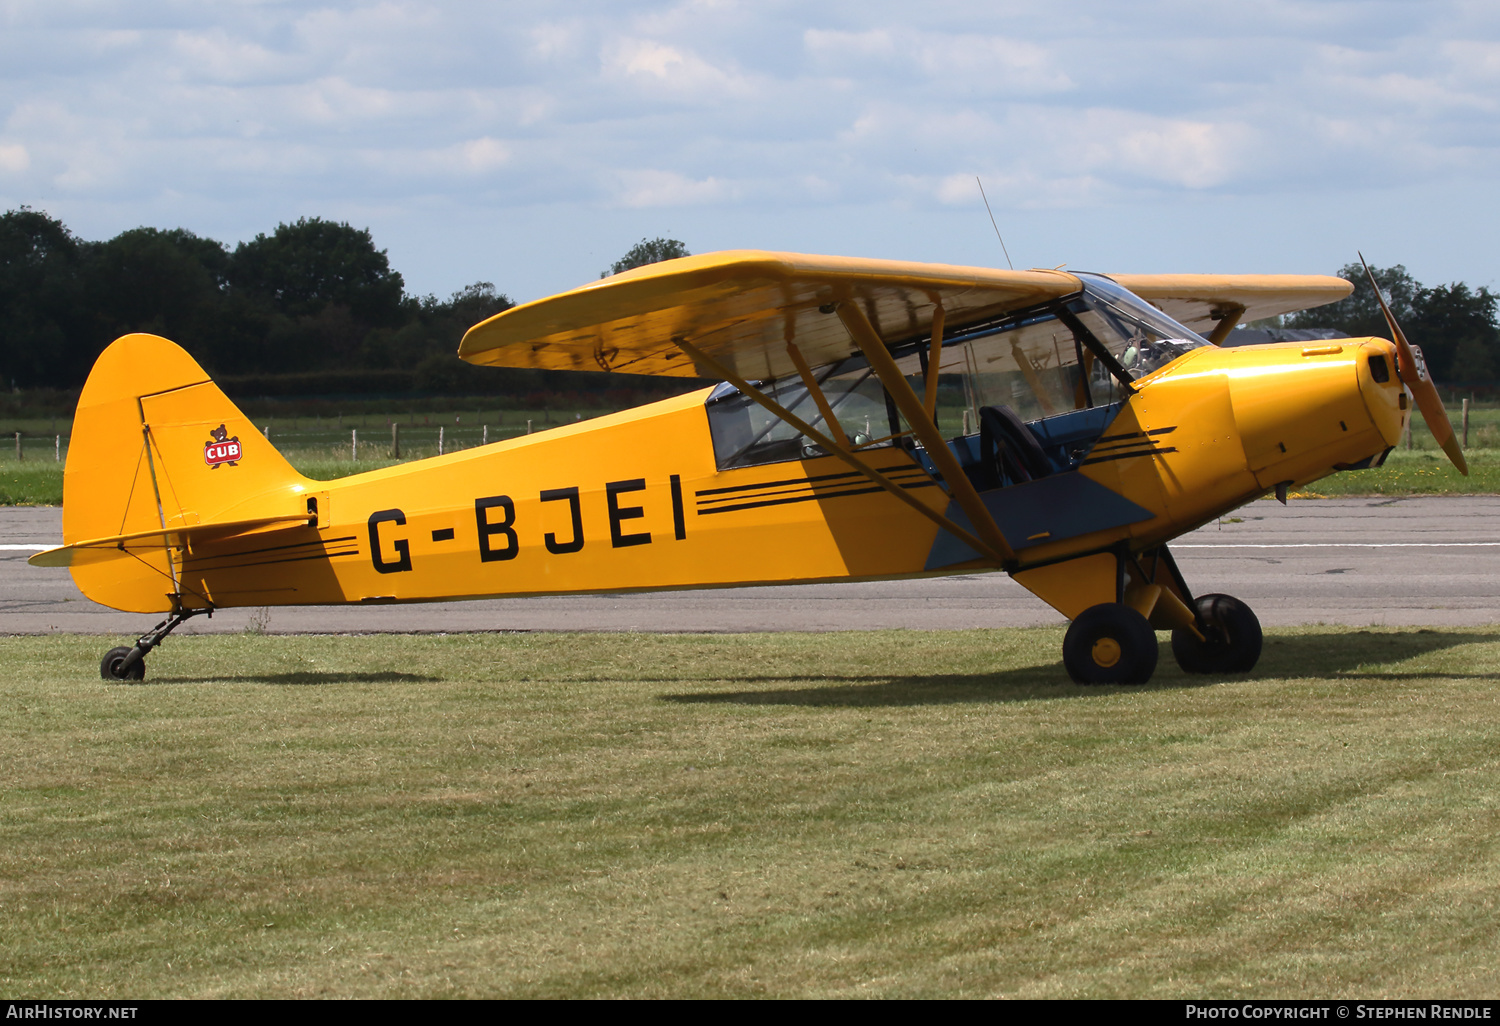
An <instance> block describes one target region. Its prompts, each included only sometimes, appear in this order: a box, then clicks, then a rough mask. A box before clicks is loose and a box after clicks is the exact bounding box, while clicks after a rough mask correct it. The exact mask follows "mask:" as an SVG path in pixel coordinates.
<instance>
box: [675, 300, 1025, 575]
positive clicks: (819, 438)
mask: <svg viewBox="0 0 1500 1026" xmlns="http://www.w3.org/2000/svg"><path fill="white" fill-rule="evenodd" d="M841 309H842V307H841ZM673 341H674V342H676V343H677V345H678V347H679V348H681V349H682V351H683V352H685V353H687V354H688V356H690V357H692V358H693V360H694V361H695V362H697V363H698V365H699V366H701V367H703V368H706V369H707V370H709V371H711V372H712V373H714V374H716V375H718V376H719V377H721V378H723V379H724V380H725V381H727V382H729V383H730V384H731V385H733V386H734V387H735V388H738V389H739V390H740V392H742V393H743V394H744V395H747V396H749V397H750V398H751V399H752V400H754V401H755V402H757V403H759V404H760V405H761V406H764V407H765V408H766V409H767V410H768V411H770V413H771V415H772V416H774V417H776V418H777V419H779V420H782V421H785V422H786V423H788V424H790V425H791V426H792V427H794V428H796V429H797V430H798V431H800V432H801V433H802V434H804V435H806V436H807V437H808V438H811V439H812V440H813V441H814V442H816V443H817V444H819V445H821V446H822V447H823V448H824V449H827V450H828V451H829V452H830V453H832V454H833V455H835V456H837V457H838V458H839V459H841V460H843V461H844V462H845V463H847V464H849V466H851V467H853V468H854V469H855V470H857V471H859V472H860V473H861V474H863V475H865V477H868V478H869V479H870V480H871V481H874V482H875V483H876V484H878V485H879V486H880V487H882V488H884V489H885V490H886V491H888V492H890V493H891V494H892V495H894V496H895V497H896V498H898V499H900V500H901V501H902V502H904V503H906V504H907V505H908V506H910V507H911V508H912V509H914V510H916V511H917V512H918V513H920V514H922V515H923V516H924V517H926V518H927V519H929V520H931V521H933V522H934V523H935V524H937V525H938V526H939V527H941V528H942V529H943V530H945V531H947V532H948V533H950V534H952V535H953V536H954V537H955V538H957V539H958V540H959V541H961V542H963V543H964V544H965V545H967V546H969V547H970V548H971V549H973V550H974V551H976V552H979V553H982V554H984V555H986V556H988V557H989V558H991V559H993V560H994V561H995V562H997V563H1000V562H1004V561H1005V560H1006V559H1008V558H1014V556H1015V554H1014V553H1012V552H1011V550H1010V548H1009V546H1005V544H1004V539H1001V546H1002V547H996V546H994V545H990V544H987V543H986V542H983V541H981V540H980V539H979V538H976V537H975V536H974V534H973V533H972V532H970V531H966V530H964V529H963V528H962V527H960V526H959V525H958V524H955V523H954V522H953V521H952V520H949V519H948V518H947V517H945V516H943V514H942V513H940V512H938V511H937V510H935V509H932V508H930V507H929V506H927V505H926V504H925V503H923V502H921V501H920V500H919V499H917V497H916V496H914V495H912V494H911V493H910V492H908V491H907V490H906V489H905V488H902V487H901V486H900V485H898V484H896V482H894V481H892V480H891V479H890V478H888V477H886V476H885V475H884V474H882V473H881V472H880V471H878V470H876V469H875V468H874V467H872V466H870V465H869V464H868V463H866V462H865V461H864V460H862V459H860V457H859V456H858V455H856V454H855V453H854V452H852V451H851V450H849V449H846V448H844V447H843V446H840V445H838V444H837V443H836V442H834V441H833V439H831V438H828V437H826V436H825V435H824V434H823V433H822V432H820V431H818V430H816V429H815V428H813V426H812V425H811V424H808V423H807V422H806V421H804V420H802V419H801V418H800V417H798V416H797V415H796V414H794V413H792V411H791V410H788V409H787V408H786V407H784V406H782V405H781V404H780V403H778V402H776V400H774V399H772V398H771V397H770V396H768V395H766V394H765V393H764V392H762V391H761V390H760V389H758V388H756V387H755V386H754V385H752V384H750V382H748V381H746V380H745V379H744V378H742V377H740V376H739V375H738V374H736V373H735V372H734V371H732V370H730V369H729V368H728V367H726V366H725V365H724V364H722V363H720V362H719V361H718V360H715V359H714V358H713V357H712V356H709V355H708V354H707V353H705V352H704V351H703V350H701V349H699V348H698V347H697V346H695V345H693V344H692V343H691V342H689V341H687V340H686V339H682V338H677V339H673ZM797 356H798V358H800V357H801V353H800V352H799V353H798V354H797ZM804 362H805V361H804ZM810 376H811V374H810V373H809V377H810ZM902 383H903V384H905V382H904V381H903V382H902ZM907 391H908V392H909V391H910V389H909V388H908V389H907ZM820 392H821V390H815V391H814V394H815V395H816V394H819V393H820ZM825 401H826V400H825ZM825 416H826V414H825ZM835 423H836V422H835ZM943 452H944V453H947V452H948V447H947V446H946V445H944V446H943ZM948 458H949V460H950V461H951V462H952V463H953V465H954V466H955V467H957V466H958V461H957V460H954V459H953V457H952V455H951V454H949V456H948ZM958 474H959V477H961V478H963V482H964V484H966V485H967V484H968V483H969V479H968V478H967V477H964V476H963V471H962V470H960V471H959V472H958ZM950 487H951V486H950ZM969 490H970V491H971V492H972V491H973V487H972V486H970V489H969ZM976 498H977V496H976ZM980 509H981V510H983V509H984V507H983V506H982V505H981V506H980ZM965 512H967V510H965ZM971 518H972V514H971ZM985 519H986V520H988V519H989V514H988V513H987V512H986V513H985ZM990 523H991V527H993V522H992V521H991V522H990ZM995 534H996V535H998V534H999V530H998V529H996V530H995ZM1002 553H1008V554H1009V555H1002Z"/></svg>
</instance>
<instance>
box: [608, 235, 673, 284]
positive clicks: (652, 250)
mask: <svg viewBox="0 0 1500 1026" xmlns="http://www.w3.org/2000/svg"><path fill="white" fill-rule="evenodd" d="M692 255H693V254H691V253H689V252H688V248H687V247H686V246H684V245H683V244H682V243H681V242H678V241H677V240H676V239H663V238H660V237H657V238H655V239H642V240H641V241H640V242H637V243H636V244H635V245H634V246H631V247H630V252H628V253H626V254H625V255H624V256H622V257H621V258H620V259H618V260H616V261H615V262H614V263H613V264H611V265H610V268H609V270H607V271H601V272H600V273H599V277H601V278H608V277H609V276H610V275H612V274H619V273H620V272H621V271H628V270H630V269H631V268H634V267H644V266H645V265H647V264H655V263H659V262H660V261H662V260H676V259H677V258H678V257H685V256H692Z"/></svg>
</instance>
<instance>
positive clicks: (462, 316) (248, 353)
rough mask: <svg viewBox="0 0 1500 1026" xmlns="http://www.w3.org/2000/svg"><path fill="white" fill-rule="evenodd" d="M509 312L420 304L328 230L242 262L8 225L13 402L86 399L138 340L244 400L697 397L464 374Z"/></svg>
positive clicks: (484, 292)
mask: <svg viewBox="0 0 1500 1026" xmlns="http://www.w3.org/2000/svg"><path fill="white" fill-rule="evenodd" d="M662 253H670V254H671V255H686V254H687V250H686V248H685V247H683V245H682V243H680V242H677V241H675V240H670V239H655V240H649V241H648V240H642V242H641V243H640V244H638V245H637V246H636V247H635V248H634V249H632V250H631V251H630V253H627V254H626V256H625V257H624V258H622V260H621V261H617V262H616V265H615V267H616V268H617V269H618V270H625V269H628V267H633V266H638V264H640V263H648V262H651V261H652V260H654V259H661V258H662V256H661V254H662ZM512 305H514V304H512V302H511V301H510V299H509V298H508V297H507V296H506V295H505V294H504V293H501V292H499V291H497V290H496V288H495V286H494V284H493V283H491V282H484V281H481V282H475V283H474V284H472V285H469V286H467V287H465V288H463V289H460V290H459V291H457V292H455V293H453V294H452V295H451V296H449V297H448V298H447V299H441V300H440V299H438V298H437V297H435V296H431V295H428V296H414V295H411V294H409V293H408V292H407V290H406V284H405V282H404V281H403V279H402V277H401V274H400V272H398V271H396V270H395V269H393V268H392V267H391V266H390V261H389V259H388V258H387V256H386V252H385V250H382V249H378V248H376V246H375V242H374V240H373V239H372V238H371V236H370V233H369V231H368V230H365V229H359V228H354V227H351V226H350V225H348V224H345V223H341V222H334V221H328V220H324V219H322V218H316V217H313V218H301V219H299V220H297V221H295V222H292V223H289V224H281V225H278V226H277V228H276V230H275V231H273V232H271V233H269V234H266V233H262V234H259V235H257V236H255V238H253V239H251V240H249V241H247V242H241V243H239V244H238V245H236V246H235V247H233V248H232V249H231V248H230V247H229V246H226V245H225V244H224V243H222V242H219V241H217V240H214V239H209V238H204V237H202V236H199V235H196V234H194V233H193V232H190V231H188V230H186V229H183V228H173V229H165V230H164V229H157V228H134V229H131V230H129V231H125V232H121V233H120V234H119V235H116V236H115V237H114V238H112V239H108V240H105V241H102V242H94V241H87V240H84V239H80V238H78V237H77V236H76V235H75V234H73V232H72V231H70V230H69V229H68V227H67V226H66V225H65V224H63V223H62V222H61V221H59V220H57V219H56V218H53V217H50V216H49V215H47V214H46V213H44V212H42V211H38V210H31V209H29V208H26V207H22V208H21V209H19V210H11V211H8V212H6V213H5V214H3V215H0V381H3V384H4V386H5V387H6V388H7V389H22V390H26V389H44V388H45V389H63V390H72V389H77V388H79V387H81V386H82V384H83V381H84V379H85V378H86V377H87V376H88V372H89V368H90V367H92V366H93V362H94V359H95V358H96V357H97V356H98V355H99V353H100V352H101V351H102V350H103V349H104V347H105V346H107V345H108V344H109V343H110V342H111V341H113V340H114V339H116V338H118V337H119V336H120V335H124V334H127V333H129V332H134V331H141V332H150V333H152V334H156V335H162V336H165V337H166V338H170V339H172V340H173V341H174V342H177V343H178V344H179V345H181V346H182V347H183V348H185V349H186V350H187V351H188V352H190V353H191V354H192V355H193V357H194V358H195V359H196V360H198V362H199V363H201V364H202V365H203V367H204V369H206V370H207V371H208V372H209V373H210V374H212V375H213V376H214V377H215V378H216V379H220V380H221V381H222V382H223V383H225V384H226V387H229V386H230V385H237V386H239V387H237V388H234V389H232V390H233V391H236V392H239V393H240V394H265V395H278V394H279V395H307V394H325V393H341V392H342V393H371V392H376V393H408V392H413V391H415V392H425V393H439V394H449V395H475V396H479V395H525V394H527V393H535V392H549V391H562V392H566V393H569V394H578V393H588V392H601V391H606V390H608V391H619V390H621V389H622V388H623V389H624V390H626V391H638V392H645V393H651V392H653V391H655V392H663V393H664V394H670V393H672V392H676V391H681V389H682V387H683V385H684V384H688V385H691V384H692V383H691V382H686V383H684V382H659V381H656V380H655V379H639V378H630V377H627V376H622V375H605V374H602V373H600V374H567V375H566V376H564V375H563V374H562V373H561V372H542V371H525V370H511V369H505V368H493V367H472V366H470V365H469V364H466V363H464V362H462V361H460V360H459V359H458V357H457V356H456V355H455V353H456V350H457V349H458V342H459V339H460V338H462V337H463V333H464V332H465V331H466V330H467V329H468V328H470V327H471V326H473V325H474V324H477V323H478V322H480V321H482V320H484V319H485V318H486V317H490V316H492V315H494V314H497V313H499V312H500V311H502V310H506V309H509V308H510V307H511V306H512ZM143 373H149V369H145V368H143ZM648 397H649V396H648Z"/></svg>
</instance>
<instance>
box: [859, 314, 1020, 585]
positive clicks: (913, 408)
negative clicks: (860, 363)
mask: <svg viewBox="0 0 1500 1026" xmlns="http://www.w3.org/2000/svg"><path fill="white" fill-rule="evenodd" d="M838 315H839V320H841V321H843V322H844V327H845V328H847V329H848V331H849V337H850V338H852V339H853V340H854V344H855V345H857V346H859V348H860V351H861V352H862V353H864V354H865V359H867V360H869V361H870V369H871V370H873V371H874V372H875V376H876V377H878V378H879V379H880V383H881V384H882V385H884V386H885V390H886V392H887V393H888V394H889V395H890V397H891V398H892V399H894V400H895V402H896V408H897V409H899V410H900V411H901V415H902V416H904V417H905V418H906V423H907V424H908V425H910V426H911V429H912V432H913V433H914V434H915V435H916V436H917V440H918V441H920V442H921V443H922V445H923V447H924V448H926V450H927V458H928V459H930V460H932V462H933V463H934V464H935V465H936V466H937V468H938V471H939V472H940V473H941V474H942V475H943V481H944V482H945V483H946V484H947V486H948V494H949V495H951V496H952V497H953V501H954V502H956V503H958V506H959V509H962V510H963V511H964V513H965V514H967V515H968V518H969V523H971V524H973V525H974V528H975V530H976V531H978V532H979V537H981V538H983V539H984V542H985V544H984V547H983V548H981V549H980V551H981V552H985V553H988V554H993V553H999V555H1000V558H1001V560H1002V561H1003V562H1014V561H1015V558H1016V552H1015V550H1014V549H1012V548H1011V547H1010V545H1009V544H1008V543H1007V542H1006V540H1005V535H1003V534H1001V533H1000V527H999V525H997V524H996V523H995V518H994V517H992V516H990V511H989V510H987V509H985V506H984V502H983V501H982V500H981V499H980V498H979V493H978V492H976V491H975V490H974V484H973V482H971V481H970V480H969V476H968V475H967V474H965V473H964V471H963V468H962V467H960V466H959V465H958V460H957V459H956V458H955V457H954V455H953V450H951V449H949V448H948V443H947V442H945V441H943V436H942V434H941V433H940V432H939V431H938V429H937V425H936V424H934V423H933V422H932V418H931V417H929V416H927V410H926V408H925V407H924V406H923V404H922V400H921V399H918V398H917V393H915V392H913V391H912V388H911V384H910V383H909V382H908V381H907V380H906V377H905V375H903V374H902V373H901V368H900V367H898V366H896V361H895V359H894V358H893V357H892V356H891V352H890V350H889V349H887V348H886V347H885V343H884V342H883V341H881V338H880V336H879V335H878V334H876V332H875V329H874V327H872V326H871V324H870V320H869V318H868V317H866V316H865V312H864V311H863V310H861V309H860V308H859V307H858V305H856V304H854V303H851V302H847V301H846V302H842V303H840V304H839V305H838ZM928 365H929V366H931V358H930V357H929V360H928ZM950 530H951V528H950Z"/></svg>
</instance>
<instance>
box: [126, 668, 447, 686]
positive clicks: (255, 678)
mask: <svg viewBox="0 0 1500 1026" xmlns="http://www.w3.org/2000/svg"><path fill="white" fill-rule="evenodd" d="M442 680H443V678H442V677H433V676H430V675H428V674H423V673H397V672H395V671H393V670H372V671H369V672H356V671H350V672H343V673H340V672H322V671H298V672H293V673H224V674H215V675H213V676H202V677H157V678H155V679H152V680H144V681H140V682H139V684H274V685H278V686H287V687H309V686H318V685H324V684H437V683H440V682H441V681H442Z"/></svg>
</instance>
